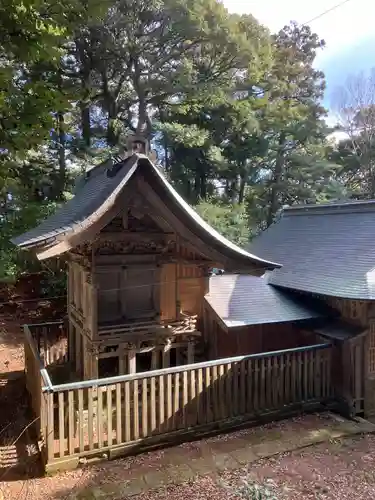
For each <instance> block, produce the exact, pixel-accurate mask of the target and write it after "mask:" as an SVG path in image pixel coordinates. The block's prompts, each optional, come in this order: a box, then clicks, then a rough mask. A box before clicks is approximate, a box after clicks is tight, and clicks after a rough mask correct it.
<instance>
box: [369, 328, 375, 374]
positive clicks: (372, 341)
mask: <svg viewBox="0 0 375 500" xmlns="http://www.w3.org/2000/svg"><path fill="white" fill-rule="evenodd" d="M368 371H369V374H371V375H375V321H371V322H370V332H369V350H368Z"/></svg>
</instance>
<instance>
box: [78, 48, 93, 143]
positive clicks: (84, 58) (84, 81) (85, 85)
mask: <svg viewBox="0 0 375 500" xmlns="http://www.w3.org/2000/svg"><path fill="white" fill-rule="evenodd" d="M76 44H77V50H78V57H79V60H80V62H81V90H82V99H81V102H80V108H81V126H82V138H83V143H84V147H85V149H88V148H90V146H91V118H90V93H91V59H90V55H89V54H91V47H89V45H88V43H87V42H86V41H85V40H84V39H82V40H77V41H76Z"/></svg>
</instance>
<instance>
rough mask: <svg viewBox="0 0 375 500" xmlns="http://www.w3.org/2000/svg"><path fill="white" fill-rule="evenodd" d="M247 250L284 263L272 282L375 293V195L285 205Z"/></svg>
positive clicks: (358, 295) (357, 294)
mask: <svg viewBox="0 0 375 500" xmlns="http://www.w3.org/2000/svg"><path fill="white" fill-rule="evenodd" d="M248 250H249V251H251V252H254V253H256V254H258V255H262V257H263V258H265V259H270V260H275V261H277V262H280V263H281V264H282V265H283V267H282V268H281V269H277V270H275V271H272V272H270V273H267V274H268V278H267V279H268V282H269V283H270V284H272V285H276V286H278V287H284V288H287V289H293V290H299V291H305V292H310V293H314V294H320V295H328V296H335V297H343V298H349V299H359V300H366V299H372V300H374V299H375V201H365V202H351V203H341V204H338V203H335V204H331V205H310V206H309V205H306V206H302V207H295V208H293V207H292V208H287V209H285V210H284V211H283V213H282V215H281V217H280V219H279V220H278V221H277V222H275V223H274V224H272V225H271V226H270V227H269V228H268V229H267V230H266V231H264V232H263V233H261V234H260V235H259V236H258V237H257V238H255V240H254V241H253V242H252V243H251V245H250V246H249V247H248Z"/></svg>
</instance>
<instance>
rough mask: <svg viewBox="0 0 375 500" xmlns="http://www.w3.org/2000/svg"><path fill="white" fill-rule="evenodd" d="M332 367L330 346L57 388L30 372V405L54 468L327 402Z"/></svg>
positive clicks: (209, 362) (47, 458) (259, 355)
mask: <svg viewBox="0 0 375 500" xmlns="http://www.w3.org/2000/svg"><path fill="white" fill-rule="evenodd" d="M30 337H31V335H28V340H30ZM31 340H32V338H31ZM34 351H35V349H34ZM34 354H35V352H33V355H34ZM36 354H37V353H36ZM29 357H30V356H29ZM28 359H29V358H28ZM331 360H332V347H331V345H329V344H319V345H314V346H307V347H304V348H298V349H288V350H284V351H276V352H270V353H261V354H254V355H249V356H238V357H234V358H228V359H221V360H215V361H208V362H204V363H196V364H192V365H185V366H178V367H174V368H168V369H163V370H157V371H150V372H146V373H137V374H132V375H123V376H118V377H111V378H105V379H104V378H103V379H98V380H86V381H82V382H74V383H69V384H62V385H53V384H52V383H51V381H50V380H49V377H48V374H47V376H46V373H45V372H46V371H45V369H44V368H41V366H40V365H37V364H35V366H34V368H32V370H34V371H32V372H30V373H32V374H33V376H34V375H36V372H37V369H38V368H39V369H40V374H41V375H40V376H39V379H38V382H36V383H35V385H33V383H31V384H30V387H29V390H30V391H33V394H36V392H37V391H38V390H39V392H40V397H39V399H36V400H35V405H36V406H37V407H38V405H40V410H39V414H40V415H41V422H42V426H41V438H42V440H43V443H44V449H45V452H46V453H45V457H46V463H47V464H51V465H52V464H57V463H59V462H65V461H69V460H76V461H78V460H79V459H81V458H83V457H88V456H90V455H98V454H106V455H108V454H111V455H113V454H117V453H121V452H122V453H123V452H124V451H125V450H126V449H127V448H128V449H129V448H134V447H137V446H147V445H153V444H158V443H163V442H165V441H168V440H173V439H175V438H177V437H178V436H179V438H180V439H181V438H182V439H183V436H184V434H186V435H187V434H189V436H191V435H193V436H194V435H197V436H198V435H199V434H200V433H204V432H209V431H210V430H214V429H218V428H224V427H226V428H229V427H230V426H234V425H236V424H238V423H240V422H242V421H246V420H254V419H256V418H257V417H259V416H262V415H265V414H267V413H269V414H272V413H274V414H277V413H278V412H285V411H286V410H288V408H290V409H292V408H293V407H296V406H298V407H300V408H301V409H302V408H304V407H307V406H309V405H310V406H311V405H314V404H319V403H322V402H326V401H329V400H331V399H332V397H333V387H332V383H331V371H332V366H331ZM29 363H30V361H29ZM40 383H41V385H40ZM43 384H44V385H43ZM42 385H43V387H41V386H42ZM38 388H39V389H38ZM34 411H35V412H36V414H37V415H38V413H37V411H38V408H35V409H34Z"/></svg>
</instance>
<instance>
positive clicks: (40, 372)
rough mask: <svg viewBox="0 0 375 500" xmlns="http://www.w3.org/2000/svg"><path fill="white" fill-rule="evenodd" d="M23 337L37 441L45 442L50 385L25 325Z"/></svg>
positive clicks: (26, 372) (42, 362) (27, 386)
mask: <svg viewBox="0 0 375 500" xmlns="http://www.w3.org/2000/svg"><path fill="white" fill-rule="evenodd" d="M24 335H25V342H24V349H25V375H26V388H27V391H28V393H29V395H30V403H31V407H32V409H33V413H34V427H35V429H36V432H37V436H38V440H40V441H41V442H45V439H46V437H47V434H48V431H47V415H46V411H47V399H48V395H47V393H46V392H45V388H46V387H48V388H51V387H52V383H51V380H50V378H49V375H48V373H47V370H46V369H45V365H44V361H43V360H42V358H41V357H40V354H39V350H38V344H37V342H36V341H35V339H34V337H33V335H32V333H31V331H30V328H29V327H28V326H27V325H25V326H24Z"/></svg>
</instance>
